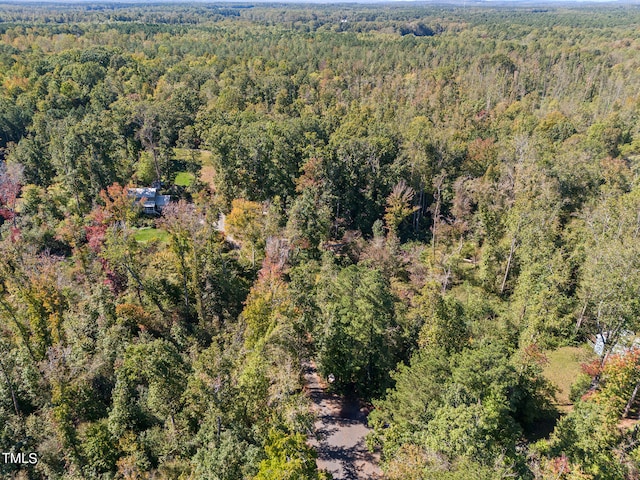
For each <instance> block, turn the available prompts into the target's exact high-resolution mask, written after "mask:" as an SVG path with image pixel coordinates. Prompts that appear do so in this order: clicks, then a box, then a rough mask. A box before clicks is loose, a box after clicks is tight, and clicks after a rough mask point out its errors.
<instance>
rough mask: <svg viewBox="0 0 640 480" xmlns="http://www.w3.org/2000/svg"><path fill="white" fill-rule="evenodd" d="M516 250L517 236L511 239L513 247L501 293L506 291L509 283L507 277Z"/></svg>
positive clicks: (510, 250)
mask: <svg viewBox="0 0 640 480" xmlns="http://www.w3.org/2000/svg"><path fill="white" fill-rule="evenodd" d="M515 251H516V236H515V235H514V236H513V238H512V239H511V248H510V249H509V259H508V260H507V269H506V270H505V272H504V278H503V279H502V285H501V286H500V294H501V295H502V294H503V293H504V289H505V287H506V285H507V278H508V277H509V270H510V269H511V261H512V260H513V254H514V253H515Z"/></svg>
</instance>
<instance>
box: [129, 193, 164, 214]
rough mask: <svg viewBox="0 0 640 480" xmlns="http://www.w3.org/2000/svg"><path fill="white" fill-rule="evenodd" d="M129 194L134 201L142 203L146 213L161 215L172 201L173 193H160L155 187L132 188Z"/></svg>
mask: <svg viewBox="0 0 640 480" xmlns="http://www.w3.org/2000/svg"><path fill="white" fill-rule="evenodd" d="M128 194H129V196H130V197H131V198H133V201H134V203H139V204H141V205H142V209H143V211H144V213H147V214H149V215H159V214H160V213H162V209H163V208H164V207H166V206H167V205H168V204H169V202H170V201H171V195H160V194H159V193H158V189H157V188H154V187H145V188H130V189H129V192H128Z"/></svg>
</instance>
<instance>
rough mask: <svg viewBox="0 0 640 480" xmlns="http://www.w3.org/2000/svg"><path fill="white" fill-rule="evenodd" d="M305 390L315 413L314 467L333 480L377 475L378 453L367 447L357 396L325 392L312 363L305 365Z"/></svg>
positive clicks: (364, 418)
mask: <svg viewBox="0 0 640 480" xmlns="http://www.w3.org/2000/svg"><path fill="white" fill-rule="evenodd" d="M304 376H305V383H306V386H307V393H308V395H309V398H310V399H311V401H312V402H313V409H314V411H315V413H316V415H317V418H316V421H315V424H314V429H315V432H314V433H315V435H314V437H312V438H311V439H310V441H309V443H310V445H311V446H313V447H314V448H315V449H316V450H317V452H318V459H317V464H318V468H319V469H322V470H326V471H328V472H329V473H331V475H333V478H334V480H375V479H379V478H381V471H380V469H379V467H378V465H377V464H378V460H379V458H378V455H377V454H375V453H374V454H372V453H370V452H369V451H368V450H367V447H366V445H365V437H366V435H367V434H368V433H369V431H370V429H369V427H367V414H366V412H365V411H364V409H363V408H361V406H360V403H359V402H358V400H357V399H347V398H344V397H341V396H338V395H332V394H329V393H327V391H326V389H325V387H324V386H323V383H322V381H321V380H320V376H319V375H318V372H317V371H316V368H315V365H313V364H311V363H309V364H307V365H306V366H305V375H304Z"/></svg>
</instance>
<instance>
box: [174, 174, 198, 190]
mask: <svg viewBox="0 0 640 480" xmlns="http://www.w3.org/2000/svg"><path fill="white" fill-rule="evenodd" d="M193 180H194V176H193V173H189V172H178V174H177V175H176V179H175V180H174V181H173V183H175V184H176V185H178V186H179V187H188V186H189V185H191V184H192V183H193Z"/></svg>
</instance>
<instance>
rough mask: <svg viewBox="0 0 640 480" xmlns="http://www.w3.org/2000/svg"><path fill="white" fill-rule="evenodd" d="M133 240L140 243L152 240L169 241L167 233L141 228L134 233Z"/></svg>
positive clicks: (160, 230)
mask: <svg viewBox="0 0 640 480" xmlns="http://www.w3.org/2000/svg"><path fill="white" fill-rule="evenodd" d="M133 238H135V239H136V242H140V243H147V242H150V241H152V240H158V241H160V242H166V241H167V240H168V239H169V233H168V232H167V231H166V230H163V229H161V228H151V227H143V228H139V229H138V230H137V231H136V233H135V234H134V235H133Z"/></svg>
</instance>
